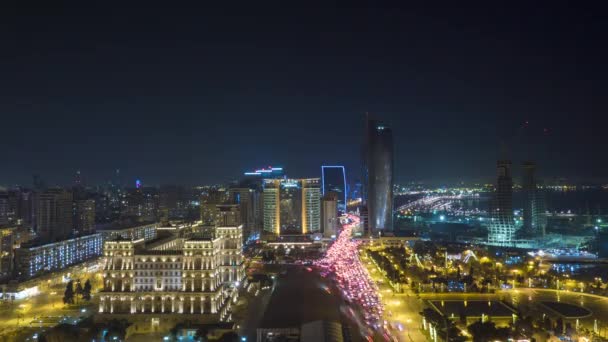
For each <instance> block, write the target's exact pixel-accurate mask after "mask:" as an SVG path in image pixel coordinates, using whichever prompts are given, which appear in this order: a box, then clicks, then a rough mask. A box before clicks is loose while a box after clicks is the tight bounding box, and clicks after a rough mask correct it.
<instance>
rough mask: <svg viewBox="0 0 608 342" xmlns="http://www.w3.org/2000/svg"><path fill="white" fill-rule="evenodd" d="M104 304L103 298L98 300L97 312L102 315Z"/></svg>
mask: <svg viewBox="0 0 608 342" xmlns="http://www.w3.org/2000/svg"><path fill="white" fill-rule="evenodd" d="M104 303H105V298H104V297H101V298H99V312H100V313H103V304H104Z"/></svg>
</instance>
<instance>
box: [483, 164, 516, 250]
mask: <svg viewBox="0 0 608 342" xmlns="http://www.w3.org/2000/svg"><path fill="white" fill-rule="evenodd" d="M497 173H498V178H497V180H496V192H495V194H494V199H493V201H492V205H491V208H490V223H489V226H488V243H489V244H491V245H498V246H511V245H513V243H514V241H513V240H514V239H515V224H514V222H513V179H512V177H511V161H510V160H499V161H498V163H497Z"/></svg>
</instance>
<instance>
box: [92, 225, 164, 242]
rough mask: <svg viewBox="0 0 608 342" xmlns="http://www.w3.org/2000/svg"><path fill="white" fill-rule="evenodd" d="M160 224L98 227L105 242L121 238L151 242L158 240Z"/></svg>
mask: <svg viewBox="0 0 608 342" xmlns="http://www.w3.org/2000/svg"><path fill="white" fill-rule="evenodd" d="M159 226H160V223H158V222H148V223H145V224H143V223H112V224H109V225H103V226H98V227H97V231H98V232H99V233H101V235H102V236H103V239H104V241H105V240H111V239H115V238H117V237H121V238H123V239H125V240H140V239H143V240H144V241H150V240H153V239H155V238H156V234H157V229H158V227H159Z"/></svg>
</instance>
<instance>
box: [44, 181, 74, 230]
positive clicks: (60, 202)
mask: <svg viewBox="0 0 608 342" xmlns="http://www.w3.org/2000/svg"><path fill="white" fill-rule="evenodd" d="M37 197H38V198H37V213H36V232H37V233H38V237H39V238H40V239H42V240H43V241H59V240H63V239H66V238H68V237H69V236H70V235H71V234H72V230H73V228H74V226H73V208H72V193H71V192H69V191H66V190H64V189H60V188H55V189H47V190H45V191H44V192H42V193H39V194H38V195H37Z"/></svg>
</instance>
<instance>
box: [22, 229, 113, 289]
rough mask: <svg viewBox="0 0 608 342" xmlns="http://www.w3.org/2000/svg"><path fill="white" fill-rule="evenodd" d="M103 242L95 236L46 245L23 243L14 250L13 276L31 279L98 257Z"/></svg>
mask: <svg viewBox="0 0 608 342" xmlns="http://www.w3.org/2000/svg"><path fill="white" fill-rule="evenodd" d="M102 242H103V241H102V237H101V234H99V233H98V234H91V235H85V236H80V237H75V238H72V239H67V240H63V241H58V242H53V243H47V244H43V243H41V242H38V241H34V242H31V243H24V244H22V245H21V246H20V247H19V248H17V249H15V271H16V276H17V278H18V279H20V280H25V279H30V278H33V277H36V276H39V275H42V274H44V273H47V272H52V271H58V270H61V269H64V268H66V267H68V266H71V265H75V264H78V263H81V262H83V261H86V260H89V259H92V258H95V257H98V256H101V254H102V247H103V246H102V245H103V243H102Z"/></svg>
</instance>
